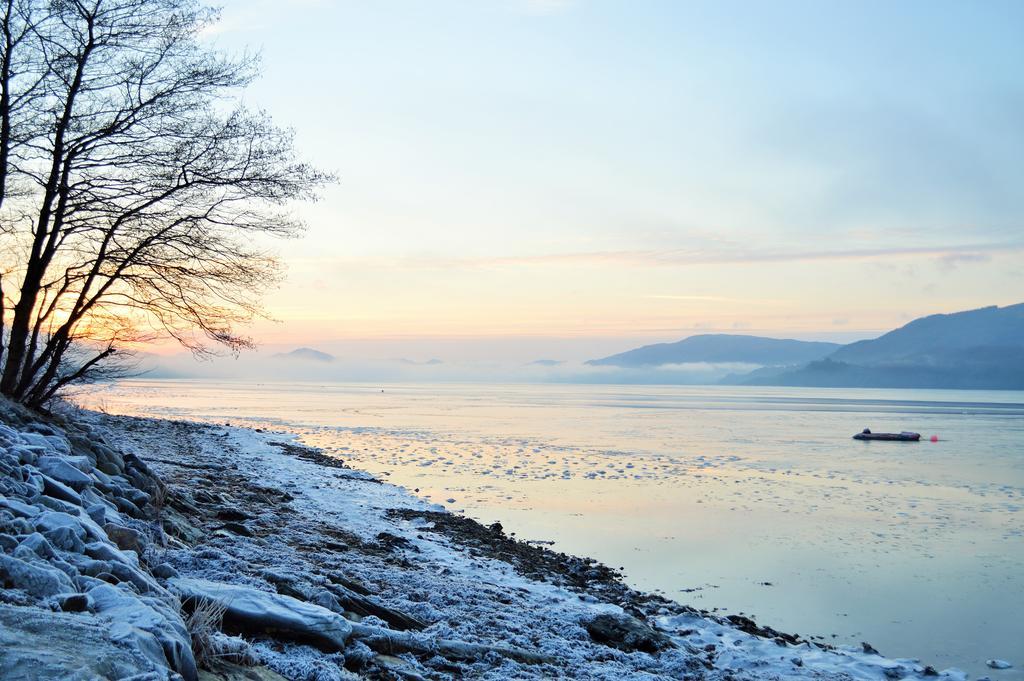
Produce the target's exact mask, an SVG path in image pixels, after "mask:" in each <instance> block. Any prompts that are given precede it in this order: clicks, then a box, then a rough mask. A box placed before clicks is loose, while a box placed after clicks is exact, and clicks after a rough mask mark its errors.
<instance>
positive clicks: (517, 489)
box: [80, 380, 1024, 681]
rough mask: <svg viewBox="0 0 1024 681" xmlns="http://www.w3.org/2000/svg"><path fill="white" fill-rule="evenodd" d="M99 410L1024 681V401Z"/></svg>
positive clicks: (588, 396) (760, 611)
mask: <svg viewBox="0 0 1024 681" xmlns="http://www.w3.org/2000/svg"><path fill="white" fill-rule="evenodd" d="M80 400H81V401H82V402H84V403H86V404H87V405H90V406H95V407H100V408H102V409H105V410H108V411H110V412H112V413H131V414H140V415H148V416H161V417H181V418H190V419H200V420H213V421H218V422H230V423H232V424H237V425H251V426H266V427H272V428H277V429H287V430H289V431H293V432H296V433H298V434H300V435H301V436H302V439H303V440H304V441H306V442H308V443H310V444H313V445H317V446H320V447H323V448H324V449H326V450H328V451H330V452H332V453H334V454H336V455H338V456H340V457H341V458H344V459H345V460H347V461H349V462H350V463H351V464H352V465H353V466H356V467H359V468H363V469H366V470H369V471H371V472H373V473H376V474H378V475H381V476H386V478H387V479H389V480H390V481H391V482H394V483H396V484H400V485H404V486H406V487H408V488H410V489H418V490H419V493H420V494H421V495H423V496H428V497H430V499H431V500H432V501H435V502H437V503H441V504H444V505H445V506H447V507H448V508H449V509H451V510H455V511H462V512H464V513H466V514H467V515H470V516H472V517H474V518H477V519H479V520H481V521H483V522H486V523H490V522H494V521H501V523H502V524H503V525H504V527H505V530H506V531H507V532H515V533H516V534H517V536H518V537H520V538H523V539H530V540H544V541H554V542H555V548H557V549H559V550H563V551H568V552H571V553H577V554H582V555H589V556H593V557H595V558H597V559H599V560H601V561H602V562H605V563H607V564H610V565H612V566H615V567H618V566H623V567H624V568H625V574H626V576H627V579H628V581H629V582H630V583H632V584H633V585H635V586H638V587H640V588H643V589H647V590H658V591H660V592H663V593H664V594H665V595H666V596H669V597H671V598H674V599H676V600H679V601H681V602H684V603H690V604H692V605H695V606H697V607H700V608H704V609H712V608H718V609H719V610H720V611H722V612H725V613H729V614H731V613H741V612H742V613H745V614H748V615H754V616H755V617H756V619H757V620H758V621H759V622H760V623H762V624H767V625H769V626H772V627H775V628H777V629H781V630H783V631H788V632H793V633H799V634H803V635H820V636H823V637H824V638H825V639H826V640H828V641H830V642H840V643H845V644H853V645H859V643H860V642H861V641H868V642H870V643H871V644H873V645H874V646H875V647H876V648H878V649H879V650H880V651H881V652H882V653H883V654H886V655H889V656H893V657H915V658H920V659H921V660H922V661H923V662H925V663H927V664H932V665H934V666H936V667H937V668H939V669H942V668H945V667H949V666H957V667H960V668H961V669H964V670H966V671H968V672H969V673H971V675H972V676H977V675H986V674H987V675H989V676H990V677H991V678H992V679H993V680H994V681H995V680H996V679H1005V680H1007V681H1010V680H1014V681H1017V680H1020V679H1024V672H1022V671H1021V669H1022V668H1024V617H1022V613H1024V523H1022V520H1024V513H1022V511H1024V393H1021V392H981V391H940V390H848V389H803V388H748V387H692V386H671V387H665V386H595V385H586V386H575V385H572V386H570V385H503V386H487V385H365V384H345V385H340V384H323V385H316V384H294V383H288V384H285V383H276V384H253V383H241V382H238V383H226V382H212V381H155V380H152V381H142V380H135V381H124V382H121V383H119V384H116V385H111V386H104V387H94V388H92V389H91V391H90V392H89V393H87V394H84V395H82V396H81V397H80ZM865 427H870V428H871V429H872V430H875V431H901V430H913V431H917V432H920V433H921V434H922V435H923V436H924V438H925V441H922V442H920V443H898V442H892V443H889V442H868V443H864V442H858V441H854V440H852V439H851V438H850V436H851V435H852V434H853V433H856V432H858V431H860V430H861V429H862V428H865ZM932 435H937V436H938V442H930V441H927V439H928V438H930V437H931V436H932ZM989 658H1002V659H1007V660H1009V661H1011V662H1013V663H1014V664H1015V667H1014V669H1011V670H1006V671H994V670H990V669H987V668H986V667H985V660H986V659H989Z"/></svg>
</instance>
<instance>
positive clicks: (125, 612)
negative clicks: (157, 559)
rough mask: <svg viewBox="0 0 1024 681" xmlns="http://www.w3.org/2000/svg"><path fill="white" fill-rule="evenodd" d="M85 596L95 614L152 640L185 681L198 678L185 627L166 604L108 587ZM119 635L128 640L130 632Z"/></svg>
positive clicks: (189, 639) (96, 589)
mask: <svg viewBox="0 0 1024 681" xmlns="http://www.w3.org/2000/svg"><path fill="white" fill-rule="evenodd" d="M89 596H90V597H91V598H92V600H93V602H94V603H95V610H96V613H97V614H98V615H100V616H101V617H103V618H105V619H109V620H110V621H111V622H116V623H117V624H118V625H128V626H129V627H130V628H133V629H138V630H141V631H144V632H146V633H148V634H150V635H151V636H153V638H155V639H156V641H157V642H158V643H159V644H160V649H161V650H162V654H163V656H164V657H165V659H166V661H167V663H168V666H169V667H170V668H171V669H174V670H175V671H177V672H178V673H179V674H181V675H182V676H183V677H184V678H185V680H186V681H196V679H198V678H199V672H198V671H197V669H196V661H195V658H194V657H193V655H192V644H191V638H190V636H189V633H188V630H187V629H186V628H185V623H184V622H183V621H182V620H181V617H180V616H179V615H178V614H177V613H176V612H174V611H173V610H172V609H171V608H169V607H167V605H166V604H164V603H162V602H160V601H158V600H157V599H153V598H138V597H136V596H134V595H132V594H130V593H128V592H126V591H124V590H122V589H119V588H117V587H115V586H111V585H109V584H102V585H100V586H97V587H95V588H93V589H90V590H89ZM122 635H123V636H130V635H131V632H123V633H122Z"/></svg>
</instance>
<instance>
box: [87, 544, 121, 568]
mask: <svg viewBox="0 0 1024 681" xmlns="http://www.w3.org/2000/svg"><path fill="white" fill-rule="evenodd" d="M84 553H85V555H87V556H89V557H90V558H95V559H96V560H103V561H109V562H113V563H130V562H131V559H130V558H129V554H127V553H124V552H122V551H121V550H120V549H118V548H116V547H113V546H111V545H110V544H106V543H103V542H98V541H94V542H90V543H88V544H86V545H85V550H84Z"/></svg>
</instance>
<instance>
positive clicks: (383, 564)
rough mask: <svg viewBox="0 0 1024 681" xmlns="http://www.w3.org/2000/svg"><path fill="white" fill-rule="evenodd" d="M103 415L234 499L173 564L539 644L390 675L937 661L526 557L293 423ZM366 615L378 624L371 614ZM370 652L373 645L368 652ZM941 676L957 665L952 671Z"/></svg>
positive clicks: (268, 654) (279, 651) (803, 671)
mask: <svg viewBox="0 0 1024 681" xmlns="http://www.w3.org/2000/svg"><path fill="white" fill-rule="evenodd" d="M103 425H104V426H105V427H106V428H108V429H110V430H111V431H113V432H114V433H115V435H114V437H115V438H116V439H117V441H119V442H120V443H122V444H124V445H125V447H126V448H127V449H129V450H132V451H134V452H136V453H137V454H138V455H139V456H140V457H141V458H143V459H144V460H146V461H147V462H148V463H149V464H150V465H151V466H152V467H153V468H154V469H155V470H156V471H157V472H158V473H159V474H160V475H161V477H162V478H163V479H164V480H165V481H166V482H167V483H168V485H169V486H170V488H171V490H172V491H177V490H181V491H182V492H185V491H187V490H191V491H192V492H193V494H192V498H193V499H194V500H195V501H196V502H197V503H198V502H199V501H200V498H205V499H214V500H215V501H214V504H215V505H217V506H219V508H220V509H236V510H239V511H241V512H242V513H241V514H237V515H232V514H231V513H227V514H225V513H224V512H222V511H221V512H219V515H220V516H221V517H224V518H227V517H233V518H238V519H241V522H239V520H235V521H231V522H223V523H219V524H220V525H221V527H220V528H219V529H215V528H216V527H217V525H218V523H216V522H215V523H212V524H207V525H206V527H205V528H204V530H205V532H206V534H205V535H204V536H203V537H202V539H201V541H199V542H197V545H196V546H193V547H188V548H179V549H167V550H165V551H164V554H163V556H162V558H163V560H166V561H167V562H169V563H170V564H171V565H173V566H174V567H175V568H176V570H177V572H178V573H180V574H181V575H187V576H194V577H200V578H205V579H210V580H216V581H222V582H231V583H238V584H247V585H250V586H253V587H256V588H258V589H261V590H266V591H277V592H282V593H289V594H293V595H297V596H299V597H302V598H310V599H312V600H313V601H314V602H315V601H316V599H317V589H318V587H321V586H322V585H324V584H328V583H342V584H346V585H349V586H357V587H358V589H359V591H361V592H365V593H367V594H368V595H370V596H371V597H372V598H374V599H376V601H378V602H379V603H381V604H383V605H384V606H386V607H388V608H391V609H393V610H394V611H395V612H397V613H405V614H407V615H408V616H410V617H412V618H414V619H415V620H418V621H420V622H422V623H424V624H426V625H427V626H426V627H425V628H423V629H422V630H421V631H419V632H418V633H416V634H415V636H416V637H419V638H420V639H422V640H423V641H426V642H428V645H429V641H430V640H432V639H447V640H452V639H454V640H459V641H464V642H469V643H476V644H485V645H489V646H514V647H516V648H518V649H523V650H528V651H533V652H535V653H539V654H541V655H543V656H544V657H545V658H547V661H546V662H544V663H541V664H537V663H535V662H534V663H528V662H523V661H517V660H514V659H512V658H510V657H507V656H503V655H500V654H495V653H492V654H488V655H485V656H483V657H482V658H480V659H460V660H453V659H446V658H444V657H442V656H441V655H434V656H432V657H431V656H429V655H423V654H419V655H413V654H411V653H403V654H401V655H399V656H397V657H396V658H394V661H389V663H390V664H391V665H392V667H391V669H390V670H389V672H388V673H391V674H392V675H393V676H395V677H402V676H403V675H404V676H407V677H409V678H415V676H416V675H419V676H422V677H426V678H457V677H469V678H482V679H506V678H524V679H525V678H536V679H547V678H574V679H630V678H632V679H645V678H649V679H653V678H676V679H685V678H689V679H705V678H706V679H737V680H739V679H840V680H841V679H896V678H924V677H927V676H935V675H936V672H935V671H934V670H931V669H930V668H927V667H925V666H924V665H922V664H919V663H917V662H916V661H911V660H892V659H886V658H882V657H881V656H879V655H877V654H873V653H871V652H865V651H864V650H849V649H825V648H822V647H819V646H818V645H817V644H814V643H809V642H803V641H800V642H794V641H793V640H792V639H791V637H785V636H778V635H775V634H776V632H771V631H770V630H767V631H763V630H762V631H761V633H762V634H767V635H768V636H767V637H766V636H760V635H755V634H752V633H745V632H744V631H741V628H745V629H747V630H748V631H750V630H756V629H755V628H754V626H753V625H752V623H744V622H739V627H737V626H734V625H733V624H732V623H730V622H729V621H727V620H725V619H720V618H714V617H711V616H706V615H702V614H700V613H697V612H696V611H693V610H691V609H689V608H686V607H683V606H680V605H678V604H675V603H672V602H670V601H666V600H663V599H661V598H658V597H652V596H647V595H642V594H637V593H636V592H632V591H630V590H628V589H627V588H625V587H624V586H622V585H621V583H618V582H617V580H616V579H615V578H614V577H609V575H608V572H609V571H608V570H607V569H606V568H603V567H602V566H595V565H594V564H593V563H591V562H587V561H580V560H579V559H571V558H569V557H562V559H564V560H562V559H559V560H554V561H552V562H553V563H555V564H556V565H554V566H550V565H546V566H545V568H544V569H543V570H534V569H531V566H530V565H529V562H530V560H531V554H530V553H528V552H527V554H526V555H525V556H524V555H523V554H522V552H519V551H518V550H511V549H508V547H509V544H516V543H515V542H511V540H509V539H507V538H505V537H504V536H502V535H500V530H497V529H495V530H494V531H493V532H494V533H496V535H495V541H494V543H495V544H496V545H497V548H495V547H489V546H488V545H487V542H485V541H484V542H481V539H480V536H478V535H479V534H483V536H486V535H485V534H484V533H483V530H484V528H480V530H481V533H478V535H477V536H474V535H472V533H471V532H467V531H462V532H459V531H453V530H452V528H449V527H448V523H443V522H442V523H438V522H437V519H438V518H443V517H444V516H443V515H441V516H439V515H437V514H438V513H439V512H440V511H441V509H440V507H437V506H432V505H430V504H428V503H427V502H425V501H423V500H421V499H419V498H417V497H415V496H413V495H411V494H409V493H408V492H406V491H404V490H402V489H400V488H397V487H394V486H391V485H388V484H381V483H379V482H377V481H375V480H373V479H372V478H370V476H368V475H366V474H363V473H359V472H357V471H354V470H351V469H348V468H340V467H328V468H325V466H324V464H325V463H331V462H332V460H330V459H328V458H327V457H323V456H318V455H316V454H315V453H313V452H310V451H309V450H306V449H304V448H301V447H297V446H295V445H294V442H293V440H292V438H291V436H288V435H283V434H273V433H257V432H254V431H252V430H246V429H236V428H228V427H215V426H209V425H198V424H193V423H187V422H173V421H156V420H151V419H127V418H106V419H104V422H103ZM253 490H255V491H256V492H258V494H255V495H253V494H252V493H251V492H252V491H253ZM268 499H274V500H278V501H276V502H268V501H267V500H268ZM401 509H408V510H407V511H404V512H403V511H401ZM214 515H215V516H216V515H218V513H216V512H215V514H214ZM431 519H434V520H433V522H432V521H431ZM467 522H469V521H467ZM240 525H241V527H240ZM439 525H443V527H439ZM450 530H452V531H450ZM463 530H465V528H463ZM488 531H489V532H490V530H488ZM245 535H251V536H245ZM520 546H521V545H520ZM506 549H508V550H507V551H506ZM503 551H506V552H505V553H503ZM529 551H533V552H535V553H534V554H532V555H533V556H534V557H535V558H536V560H537V562H538V563H544V562H546V561H545V559H544V558H543V556H544V555H545V554H549V555H557V554H550V552H544V551H543V550H541V549H532V548H531V549H529ZM588 566H589V568H590V571H591V572H593V574H594V579H593V580H592V581H591V582H588V580H587V577H586V573H587V569H588ZM599 568H600V569H599ZM545 572H547V573H548V574H545ZM581 572H582V573H583V577H582V578H581V577H580V573H581ZM523 573H532V574H531V576H530V577H527V576H525V575H524V574H523ZM608 613H611V614H619V615H621V614H625V613H629V614H631V615H633V616H636V617H638V618H639V619H640V620H642V621H644V622H645V623H647V624H650V625H653V626H654V627H655V628H656V629H657V630H658V631H660V632H663V633H664V634H666V635H667V636H668V637H669V640H670V644H669V645H666V646H665V647H663V648H662V649H660V650H655V651H652V652H646V651H644V650H642V649H631V646H630V645H629V644H628V643H626V642H623V641H611V643H612V645H608V644H607V643H608V642H605V643H599V642H597V641H595V640H594V635H593V634H592V633H591V632H590V631H588V627H587V623H588V622H590V621H592V620H593V619H594V618H595V617H596V616H598V615H601V614H608ZM349 615H350V616H353V617H354V618H355V619H360V618H359V616H358V614H356V615H352V614H351V613H349ZM365 619H366V621H370V622H371V623H382V622H380V621H379V620H378V619H377V617H374V616H370V617H367V618H365ZM392 624H395V623H394V622H392ZM652 633H656V632H652ZM787 638H790V640H787ZM640 647H641V648H642V647H643V646H640ZM254 649H255V651H256V655H257V657H258V658H259V659H260V660H262V661H264V662H265V663H266V664H267V665H268V666H269V667H271V668H273V669H275V670H276V671H278V672H281V673H282V674H284V675H285V676H286V677H289V678H310V677H311V675H312V676H314V677H315V676H316V674H317V673H319V674H320V676H319V677H318V678H330V677H331V673H330V672H329V670H330V669H331V668H332V667H334V663H337V662H339V661H340V660H339V659H338V656H337V654H335V655H334V656H331V655H324V654H323V653H321V652H319V651H316V650H315V649H313V648H310V647H307V646H299V645H290V644H281V643H278V642H266V643H260V642H257V643H256V644H255V646H254ZM364 652H365V654H366V655H367V656H368V657H369V655H370V651H369V650H366V651H364ZM359 654H360V651H359V650H358V649H356V650H346V651H345V653H344V655H345V656H346V657H350V658H351V657H353V656H354V655H355V656H358V655H359ZM349 666H351V664H350V665H349ZM334 668H336V667H334ZM371 668H372V667H371ZM938 675H939V676H941V677H943V678H950V679H955V678H965V676H964V675H963V674H962V673H960V672H958V671H955V670H949V671H944V672H939V673H938Z"/></svg>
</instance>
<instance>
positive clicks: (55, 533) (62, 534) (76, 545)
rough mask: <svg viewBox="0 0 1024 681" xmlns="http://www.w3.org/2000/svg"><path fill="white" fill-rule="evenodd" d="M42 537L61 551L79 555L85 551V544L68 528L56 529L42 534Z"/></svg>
mask: <svg viewBox="0 0 1024 681" xmlns="http://www.w3.org/2000/svg"><path fill="white" fill-rule="evenodd" d="M43 536H44V537H46V538H47V539H48V540H49V542H50V544H52V545H53V546H56V547H57V548H58V549H61V550H63V551H72V552H74V553H81V552H82V551H84V550H85V544H84V543H83V542H82V540H81V539H80V538H79V536H78V535H77V534H75V533H74V532H73V531H72V530H71V528H70V527H56V528H54V529H52V530H48V531H47V532H44V533H43Z"/></svg>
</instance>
